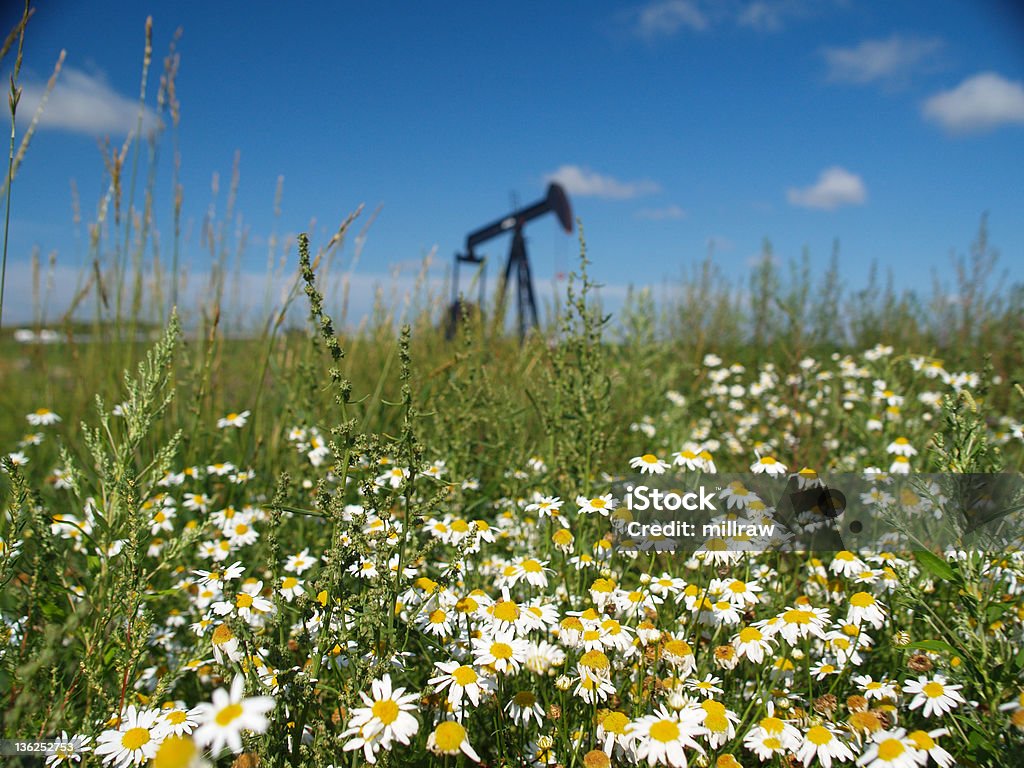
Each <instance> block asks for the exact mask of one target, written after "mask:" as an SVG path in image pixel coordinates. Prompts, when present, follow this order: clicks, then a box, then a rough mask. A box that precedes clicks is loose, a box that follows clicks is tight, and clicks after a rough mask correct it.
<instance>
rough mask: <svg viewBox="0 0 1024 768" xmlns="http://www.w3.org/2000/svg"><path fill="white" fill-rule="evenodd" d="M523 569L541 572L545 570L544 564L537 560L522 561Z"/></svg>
mask: <svg viewBox="0 0 1024 768" xmlns="http://www.w3.org/2000/svg"><path fill="white" fill-rule="evenodd" d="M522 566H523V570H524V571H526V572H527V573H541V572H543V570H544V566H542V565H541V564H540V563H538V562H537V561H536V560H524V561H523V562H522Z"/></svg>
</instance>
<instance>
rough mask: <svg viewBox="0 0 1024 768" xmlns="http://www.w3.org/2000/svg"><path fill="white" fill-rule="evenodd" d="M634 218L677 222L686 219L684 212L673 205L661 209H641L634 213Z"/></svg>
mask: <svg viewBox="0 0 1024 768" xmlns="http://www.w3.org/2000/svg"><path fill="white" fill-rule="evenodd" d="M636 217H637V218H638V219H647V220H648V221H678V220H679V219H685V218H686V211H684V210H683V209H682V208H680V207H679V206H678V205H675V204H674V203H673V204H672V205H666V206H665V207H663V208H642V209H641V210H639V211H637V212H636Z"/></svg>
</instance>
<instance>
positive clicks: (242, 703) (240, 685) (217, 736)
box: [192, 675, 276, 755]
mask: <svg viewBox="0 0 1024 768" xmlns="http://www.w3.org/2000/svg"><path fill="white" fill-rule="evenodd" d="M244 688H245V677H244V676H242V675H236V676H235V679H234V681H233V682H232V683H231V691H230V693H229V692H228V691H226V690H224V689H223V688H218V689H217V690H215V691H214V692H213V701H212V702H208V703H203V704H200V705H199V706H197V707H196V717H197V719H198V720H199V722H200V723H201V725H200V726H199V728H198V729H197V730H196V731H195V733H193V734H192V735H193V737H194V738H195V740H196V743H197V744H200V745H202V746H208V747H209V750H210V753H211V754H213V755H218V754H220V752H221V751H222V750H223V749H224V747H228V748H229V749H230V750H231V751H232V752H234V753H235V754H236V755H237V754H238V753H239V752H241V751H242V732H243V731H248V732H251V733H263V732H264V731H265V730H267V726H268V725H269V724H270V722H269V721H268V720H267V718H266V713H267V712H269V711H270V710H271V709H273V708H274V704H275V703H276V702H275V701H274V697H273V696H249V697H245V698H243V696H242V694H243V693H244Z"/></svg>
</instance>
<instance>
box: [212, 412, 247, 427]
mask: <svg viewBox="0 0 1024 768" xmlns="http://www.w3.org/2000/svg"><path fill="white" fill-rule="evenodd" d="M248 420H249V411H242V412H241V413H234V412H232V413H229V414H228V415H227V416H225V417H224V418H221V419H217V429H227V428H228V427H235V428H236V429H241V428H242V427H244V426H245V423H246V422H247V421H248Z"/></svg>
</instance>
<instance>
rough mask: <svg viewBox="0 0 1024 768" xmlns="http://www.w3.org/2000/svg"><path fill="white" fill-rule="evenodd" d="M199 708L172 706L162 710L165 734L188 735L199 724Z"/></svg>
mask: <svg viewBox="0 0 1024 768" xmlns="http://www.w3.org/2000/svg"><path fill="white" fill-rule="evenodd" d="M198 716H199V710H198V709H196V708H195V707H193V708H192V709H185V708H184V707H171V708H170V709H164V710H162V711H161V712H160V719H161V720H162V723H163V730H164V734H165V735H173V736H187V735H188V734H190V733H192V731H194V730H195V728H196V726H197V725H199V720H198Z"/></svg>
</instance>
